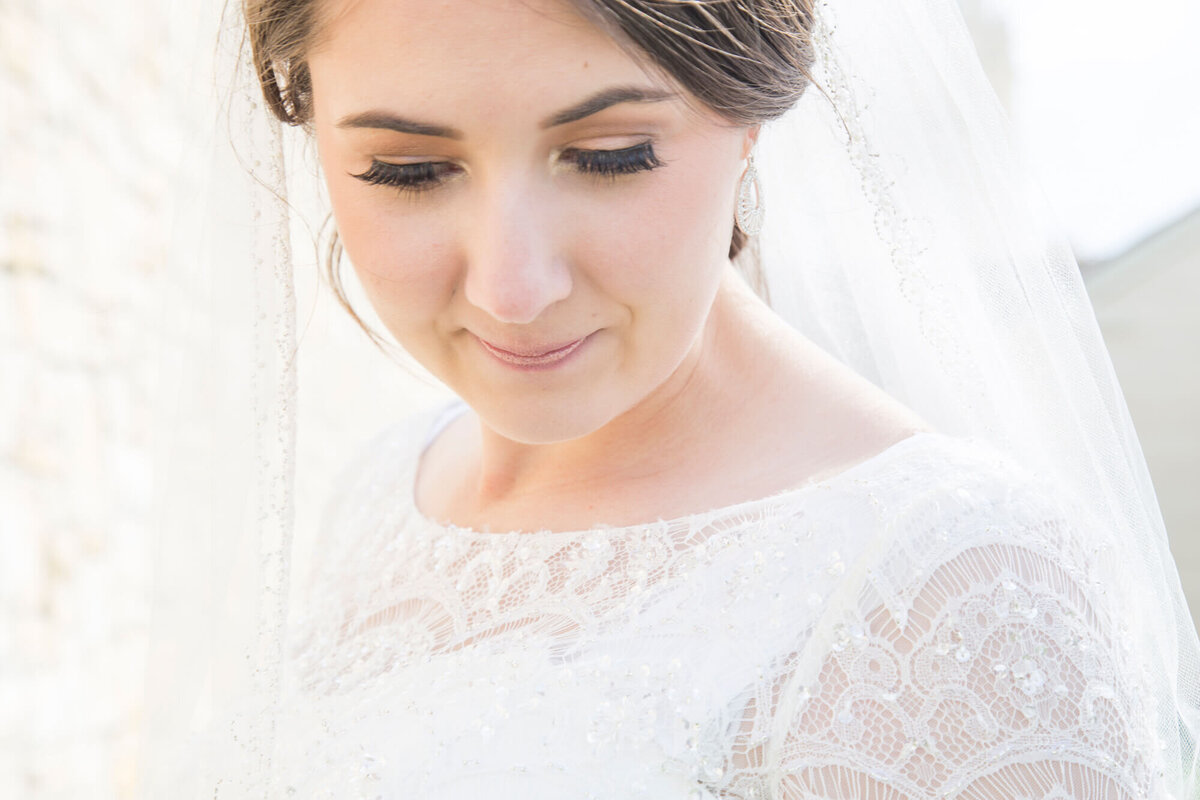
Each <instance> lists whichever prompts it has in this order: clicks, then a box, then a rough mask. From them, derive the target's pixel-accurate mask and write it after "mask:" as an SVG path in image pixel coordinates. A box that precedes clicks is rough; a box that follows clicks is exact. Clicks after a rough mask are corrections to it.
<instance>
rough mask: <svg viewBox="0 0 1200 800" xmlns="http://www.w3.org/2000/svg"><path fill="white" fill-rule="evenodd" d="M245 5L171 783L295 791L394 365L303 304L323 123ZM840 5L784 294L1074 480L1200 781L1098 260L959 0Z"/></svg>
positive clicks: (168, 593)
mask: <svg viewBox="0 0 1200 800" xmlns="http://www.w3.org/2000/svg"><path fill="white" fill-rule="evenodd" d="M237 5H238V4H236V3H230V4H229V5H228V8H227V9H226V12H225V15H224V19H223V22H222V25H223V26H224V30H223V31H222V33H221V36H220V39H219V41H220V45H219V46H218V48H217V49H216V51H215V52H214V55H215V64H216V67H217V69H215V70H214V74H215V75H216V79H215V80H214V81H212V86H213V87H215V97H216V98H217V100H215V101H214V105H217V106H219V107H220V109H221V111H220V123H219V124H216V125H214V129H213V132H212V137H211V141H208V142H205V143H198V144H197V147H196V152H197V154H198V155H197V157H196V159H194V160H193V162H192V164H193V169H192V171H191V172H190V173H189V176H188V178H187V180H186V181H183V182H181V184H180V185H181V187H183V189H181V192H182V193H185V194H186V197H185V198H184V199H186V200H187V201H188V202H187V203H186V204H185V205H186V208H187V211H186V213H184V214H182V215H181V217H180V223H179V226H178V231H177V235H176V237H175V241H176V243H177V244H176V246H175V248H174V254H173V264H172V268H171V270H170V271H169V273H168V280H167V281H166V282H165V283H164V286H163V295H164V330H165V335H164V338H163V342H162V355H161V359H160V363H161V365H162V370H161V385H162V387H163V389H164V391H163V393H162V398H161V400H162V402H161V403H160V406H159V408H160V419H159V422H158V430H159V431H160V436H159V440H158V452H159V456H160V460H159V467H158V473H157V474H158V475H159V491H158V494H159V498H160V503H159V514H158V522H159V525H158V529H159V538H158V553H157V565H156V566H157V576H158V577H157V580H156V603H157V606H156V611H155V616H154V619H153V636H154V639H153V648H152V654H151V662H150V676H151V677H150V682H149V689H148V725H147V730H148V738H147V747H146V757H145V759H144V763H145V764H147V768H146V770H145V780H144V787H143V788H144V795H145V796H146V797H152V798H158V797H192V796H196V797H200V796H203V797H213V796H217V797H222V798H224V797H231V798H241V797H264V796H267V797H275V796H276V795H277V793H278V792H279V787H278V786H277V785H276V780H277V778H278V776H277V775H275V774H274V773H275V767H274V766H273V762H272V752H273V746H274V726H275V723H276V720H277V718H278V714H277V711H278V709H277V703H278V699H279V694H278V693H279V688H280V682H281V679H282V674H283V671H284V669H285V668H286V666H285V665H286V659H285V658H284V656H283V652H284V641H285V637H286V631H287V625H288V619H289V608H290V606H291V605H292V598H293V595H294V594H295V592H293V585H294V584H295V583H296V582H297V581H296V580H295V579H294V577H295V576H294V573H299V572H301V571H302V570H301V569H300V567H299V566H297V564H296V563H295V561H296V559H295V557H294V554H295V552H297V549H296V547H297V546H296V544H295V542H294V540H293V534H294V531H296V530H297V529H304V527H305V526H306V525H308V526H310V527H311V524H310V522H311V518H312V517H313V514H311V513H309V511H310V510H311V509H312V508H313V507H315V505H316V504H315V503H314V501H313V500H312V498H313V496H314V495H315V494H324V493H327V492H328V491H329V489H328V487H327V486H326V487H318V486H315V485H314V484H315V483H317V482H318V481H317V480H316V478H315V477H314V476H317V477H322V481H321V482H323V476H328V475H329V474H330V473H331V468H330V466H329V463H328V462H326V463H321V459H322V458H323V455H322V454H324V453H330V454H337V453H344V452H346V450H345V447H344V446H341V447H338V446H330V442H331V441H335V440H336V439H337V437H338V436H339V435H340V434H341V433H342V432H343V431H344V428H341V427H339V425H340V424H341V423H340V422H339V421H338V417H339V414H338V413H337V412H336V411H333V410H341V413H342V414H344V415H346V416H353V415H354V413H355V412H354V409H355V408H356V406H355V405H354V403H356V402H360V400H359V399H356V398H361V397H362V396H366V395H372V394H373V393H375V390H376V389H377V388H378V387H377V386H376V385H375V384H371V383H369V382H368V381H369V380H374V378H370V379H367V378H364V377H363V376H362V375H355V374H346V373H345V372H344V371H340V370H339V364H338V363H337V359H336V358H330V357H329V355H328V354H327V353H326V354H324V355H322V353H320V352H315V353H314V352H313V349H312V348H307V349H306V345H308V344H309V343H310V342H311V338H306V336H307V333H306V331H307V330H309V328H307V327H305V326H306V325H309V324H311V322H310V320H309V319H308V317H307V316H306V313H307V309H306V308H305V307H303V306H302V307H301V312H300V319H301V320H302V322H301V323H300V325H299V327H300V328H301V332H300V334H298V323H297V317H298V315H297V299H296V298H297V287H296V285H294V281H296V280H300V281H301V282H302V283H303V282H304V281H305V280H310V279H309V278H308V276H309V275H311V274H313V272H314V270H313V269H312V268H313V266H314V263H315V261H316V257H317V256H316V254H315V251H314V248H313V246H312V242H313V239H314V229H315V228H316V227H319V223H320V221H321V219H322V217H323V213H322V211H321V208H322V201H321V197H320V191H321V190H320V186H319V180H318V178H317V176H316V170H315V168H314V166H313V164H314V159H313V158H312V155H311V152H310V151H309V148H308V146H307V144H306V140H305V139H304V135H303V133H302V132H300V131H294V130H287V131H284V130H281V129H280V127H279V125H278V124H277V123H276V122H275V121H274V120H273V119H272V118H270V116H269V114H268V112H267V110H266V109H265V107H264V106H263V104H262V100H261V95H260V94H259V92H258V87H257V85H256V83H255V76H254V74H253V70H252V68H251V65H250V62H249V58H248V54H247V52H246V50H247V46H246V44H245V43H244V42H243V41H242V34H241V27H240V26H241V19H240V14H239V12H238V10H237ZM818 14H819V16H818V22H817V33H816V50H817V65H816V74H815V77H816V84H815V86H814V88H813V89H811V90H809V91H808V93H807V94H806V95H805V97H804V99H803V100H802V101H801V102H800V104H799V106H798V107H797V108H796V109H795V110H794V111H793V112H791V113H790V114H789V115H788V116H786V117H785V118H783V119H781V120H779V121H778V122H776V123H773V124H771V125H769V126H768V127H767V128H766V129H765V131H764V133H763V136H762V139H761V141H760V144H759V152H758V154H757V156H756V162H757V164H758V168H759V173H760V175H761V177H762V180H763V186H764V196H765V198H766V201H767V207H766V223H765V226H764V229H763V231H762V234H761V236H760V237H759V242H758V246H757V248H756V253H755V254H754V256H755V257H756V258H757V259H758V260H759V262H760V266H761V269H762V273H763V276H764V278H765V283H766V286H767V289H768V293H769V297H770V301H771V303H772V305H773V307H774V308H775V309H776V311H777V312H778V313H779V314H780V315H782V316H783V317H784V318H786V319H787V320H788V321H789V322H790V323H791V324H792V325H794V326H795V327H796V328H798V329H799V330H800V331H801V332H802V333H804V334H805V335H806V336H807V337H809V338H811V339H812V340H813V341H814V342H816V343H817V344H819V345H820V346H821V347H823V348H824V349H826V350H827V351H829V352H830V353H832V354H833V355H834V356H836V357H837V358H838V359H840V360H841V361H842V362H844V363H845V364H847V365H848V366H850V367H851V368H852V369H854V370H855V371H857V372H858V373H860V374H862V375H863V376H865V377H867V378H868V379H870V380H871V381H873V382H874V383H875V384H877V385H878V386H880V387H882V388H883V389H884V390H886V391H887V392H888V393H890V394H891V395H893V396H894V397H896V398H897V399H899V400H900V401H902V402H904V403H905V404H907V405H909V406H910V407H911V408H913V409H914V410H915V411H916V412H917V413H918V414H920V415H921V416H922V417H923V418H924V419H925V420H927V421H928V422H929V423H930V424H931V425H933V426H934V427H935V428H937V429H938V430H940V431H942V432H944V433H949V434H953V435H958V436H968V437H974V438H977V439H981V440H983V441H986V442H988V443H990V444H991V445H993V446H994V447H995V448H997V449H999V450H1000V451H1002V452H1004V453H1007V454H1010V455H1011V456H1012V457H1013V458H1014V459H1015V460H1016V461H1018V462H1019V463H1021V464H1023V465H1025V466H1027V467H1028V468H1029V469H1031V470H1035V471H1036V472H1038V473H1039V475H1041V476H1044V479H1045V481H1046V482H1047V483H1048V484H1050V485H1055V486H1058V487H1061V490H1062V491H1063V493H1064V494H1065V495H1068V496H1070V497H1071V498H1072V500H1073V502H1074V504H1075V505H1076V507H1078V508H1079V509H1080V514H1081V520H1086V526H1085V527H1086V530H1087V532H1088V535H1089V536H1090V537H1092V538H1090V539H1089V544H1090V545H1091V546H1092V547H1093V548H1094V551H1095V552H1097V553H1099V554H1102V556H1103V558H1102V561H1103V563H1106V564H1109V565H1111V569H1110V570H1109V571H1108V573H1107V574H1106V575H1104V576H1103V578H1104V579H1103V580H1102V581H1100V585H1098V586H1096V587H1094V588H1095V590H1096V591H1098V592H1103V593H1105V594H1106V595H1107V596H1109V597H1111V598H1116V600H1115V601H1114V602H1115V603H1116V604H1117V605H1118V606H1119V607H1121V608H1123V609H1125V610H1126V611H1127V613H1126V614H1125V616H1124V619H1125V620H1126V624H1125V625H1124V626H1123V627H1122V629H1121V630H1120V631H1119V632H1118V639H1119V641H1120V642H1121V645H1122V646H1123V647H1124V648H1125V649H1126V650H1127V651H1128V653H1129V654H1131V658H1132V661H1131V663H1134V664H1136V665H1137V668H1138V670H1139V673H1140V675H1139V679H1140V680H1141V682H1142V683H1143V684H1144V686H1145V691H1146V692H1147V696H1148V697H1149V698H1150V704H1149V707H1150V708H1151V709H1153V713H1154V719H1153V720H1152V721H1151V724H1152V725H1153V728H1154V732H1155V735H1156V736H1157V740H1158V746H1159V750H1160V755H1161V763H1160V764H1159V765H1158V767H1159V769H1160V770H1161V773H1162V782H1163V785H1165V786H1166V787H1167V788H1168V789H1169V790H1170V791H1171V792H1172V793H1173V794H1174V796H1176V797H1180V798H1184V797H1194V796H1196V795H1195V792H1196V791H1197V786H1200V756H1198V754H1197V740H1198V737H1200V642H1198V641H1197V637H1196V633H1195V629H1194V627H1193V624H1192V621H1191V619H1190V617H1189V614H1188V610H1187V606H1186V604H1185V601H1184V598H1183V593H1182V590H1181V587H1180V582H1179V578H1178V575H1177V572H1176V570H1175V566H1174V562H1173V560H1172V557H1171V554H1170V552H1169V549H1168V546H1167V539H1166V534H1165V531H1164V528H1163V522H1162V518H1161V516H1160V514H1159V511H1158V506H1157V501H1156V499H1155V495H1154V490H1153V487H1152V485H1151V482H1150V478H1149V474H1148V471H1147V469H1146V465H1145V461H1144V459H1143V457H1142V453H1141V449H1140V446H1139V444H1138V440H1137V436H1136V434H1135V432H1134V429H1133V426H1132V423H1131V420H1130V417H1129V414H1128V412H1127V410H1126V407H1125V403H1124V400H1123V398H1122V395H1121V391H1120V388H1119V387H1118V385H1117V381H1116V378H1115V375H1114V373H1113V369H1112V366H1111V364H1110V362H1109V359H1108V355H1107V352H1106V350H1105V347H1104V344H1103V342H1102V340H1101V337H1100V334H1099V331H1098V328H1097V325H1096V322H1095V319H1094V317H1093V314H1092V310H1091V306H1090V304H1089V302H1088V299H1087V296H1086V294H1085V292H1084V288H1083V285H1082V281H1081V279H1080V275H1079V270H1078V267H1077V265H1076V263H1075V260H1074V258H1073V256H1072V254H1071V252H1070V250H1069V248H1068V247H1067V245H1066V244H1065V242H1064V241H1063V239H1062V238H1061V236H1060V235H1059V234H1058V233H1057V232H1056V230H1055V224H1054V220H1053V216H1052V214H1051V213H1050V211H1049V209H1048V208H1047V207H1046V204H1045V203H1044V202H1043V200H1042V199H1041V197H1040V196H1039V194H1038V192H1037V190H1036V188H1035V187H1033V186H1032V185H1031V184H1030V182H1029V181H1028V180H1027V178H1026V173H1025V172H1024V171H1023V169H1022V167H1021V164H1020V163H1019V158H1018V157H1017V155H1016V154H1015V153H1014V151H1013V148H1012V145H1011V143H1010V138H1009V134H1008V132H1007V129H1006V124H1005V120H1004V119H1003V115H1002V112H1001V111H1000V107H999V103H998V101H997V100H996V98H995V96H994V94H993V92H992V90H991V88H990V87H989V85H988V83H987V80H986V78H985V77H984V75H983V72H982V69H981V67H980V66H979V64H978V62H977V60H976V56H975V52H974V49H973V47H972V45H971V42H970V39H969V36H968V34H967V31H966V29H965V27H964V25H963V22H962V20H961V18H960V16H959V13H958V10H957V8H956V7H955V5H954V3H953V2H952V0H913V1H912V2H903V3H897V2H885V1H884V0H876V1H875V2H868V1H867V0H863V1H862V2H840V1H836V0H827V1H826V2H823V3H821V4H820V5H819V8H818ZM214 38H215V37H214ZM207 88H208V86H207V83H204V85H203V86H202V87H201V89H203V90H205V91H207ZM198 91H200V90H199V89H198ZM201 153H202V154H203V155H199V154H201ZM302 289H304V291H309V290H310V289H311V287H308V286H305V287H302ZM302 294H303V292H302ZM361 308H365V306H360V309H361ZM372 366H373V367H374V368H376V369H391V370H394V371H396V373H398V374H402V373H404V371H405V370H406V369H407V367H405V366H401V365H386V366H385V362H384V361H383V359H382V358H380V359H379V360H378V361H377V362H374V363H373V364H372ZM298 454H299V455H298ZM306 454H308V455H306ZM336 460H340V459H338V458H334V457H332V456H331V457H330V458H329V461H336ZM297 487H300V491H299V492H298V489H297ZM298 508H300V509H301V510H302V512H303V513H301V514H300V515H299V517H298V516H297V509H298ZM300 550H301V551H303V550H304V545H303V543H302V546H301V547H300Z"/></svg>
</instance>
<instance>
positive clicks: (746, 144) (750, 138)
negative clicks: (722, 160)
mask: <svg viewBox="0 0 1200 800" xmlns="http://www.w3.org/2000/svg"><path fill="white" fill-rule="evenodd" d="M761 130H762V125H751V126H750V127H749V128H746V138H745V139H744V140H743V142H742V158H749V156H750V151H752V150H753V149H754V145H755V143H756V142H757V141H758V134H759V132H760V131H761Z"/></svg>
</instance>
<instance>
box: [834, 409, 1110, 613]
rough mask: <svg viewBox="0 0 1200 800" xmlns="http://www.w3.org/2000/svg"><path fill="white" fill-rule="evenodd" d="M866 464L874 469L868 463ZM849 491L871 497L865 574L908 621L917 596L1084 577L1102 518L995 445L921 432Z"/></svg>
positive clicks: (881, 600) (879, 597) (854, 479)
mask: <svg viewBox="0 0 1200 800" xmlns="http://www.w3.org/2000/svg"><path fill="white" fill-rule="evenodd" d="M868 466H870V465H869V464H868ZM848 477H849V478H850V480H849V481H848V485H847V486H846V487H844V489H843V491H855V490H856V491H858V492H860V493H862V494H863V496H864V497H865V498H866V499H867V500H868V503H867V504H866V505H867V506H868V507H869V508H870V509H871V514H872V517H873V521H874V522H875V523H876V533H875V538H874V540H873V541H871V542H869V543H865V544H866V546H865V547H864V550H863V563H862V572H863V573H864V580H865V581H866V582H867V583H868V584H869V586H870V587H871V592H870V594H871V595H873V598H872V599H873V601H874V602H876V603H878V604H881V605H883V606H886V607H887V608H888V610H889V611H890V612H891V613H892V615H893V616H895V617H896V618H898V619H906V618H907V616H908V613H909V611H910V610H911V609H912V608H913V606H914V603H916V600H917V597H919V596H920V594H921V593H922V592H923V591H925V592H928V591H929V586H930V585H931V581H932V582H934V583H937V584H939V585H940V586H941V589H940V590H939V591H943V592H948V593H953V591H954V587H957V586H965V585H967V584H968V583H971V584H973V585H978V582H979V581H982V580H985V579H993V580H996V581H1000V582H1003V581H1004V580H1006V579H1013V580H1020V581H1025V582H1028V581H1030V580H1041V581H1046V580H1050V576H1051V574H1052V573H1056V574H1059V575H1060V579H1055V582H1056V583H1057V584H1059V587H1060V588H1062V586H1063V585H1064V582H1065V580H1066V579H1065V577H1062V576H1066V575H1071V576H1076V578H1074V579H1078V580H1087V578H1085V577H1084V576H1085V575H1086V574H1087V573H1090V572H1091V571H1092V570H1093V569H1094V568H1095V566H1096V565H1095V563H1093V562H1094V555H1095V554H1094V553H1093V552H1092V548H1089V546H1088V542H1089V540H1091V539H1093V538H1094V537H1093V536H1092V534H1094V533H1095V530H1094V529H1095V526H1096V525H1097V523H1096V522H1095V521H1094V520H1093V519H1092V517H1091V515H1090V514H1089V513H1088V512H1087V510H1086V509H1084V508H1083V507H1082V506H1081V505H1080V504H1078V503H1076V502H1073V501H1072V499H1071V496H1070V493H1069V492H1068V491H1066V489H1065V488H1064V487H1061V486H1057V485H1056V484H1055V482H1054V481H1053V480H1052V479H1050V478H1048V477H1047V476H1045V475H1042V474H1039V473H1038V472H1036V471H1033V470H1030V469H1029V468H1027V467H1025V466H1024V465H1022V464H1020V463H1019V462H1017V461H1016V460H1015V459H1013V458H1012V457H1011V456H1008V455H1005V454H1002V453H1001V452H999V451H998V450H997V449H995V448H994V447H993V446H991V445H989V444H987V443H984V442H981V441H978V440H974V439H963V438H956V437H951V436H945V435H941V434H931V433H921V434H917V435H916V436H914V437H912V438H910V439H908V440H905V441H904V442H901V443H900V444H899V445H895V446H893V448H891V451H890V452H889V453H887V454H885V457H884V458H881V459H880V463H879V464H878V465H877V466H875V467H874V468H871V469H867V470H865V471H864V474H862V475H855V474H854V473H853V472H851V473H850V474H849V475H848Z"/></svg>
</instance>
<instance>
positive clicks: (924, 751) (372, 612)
mask: <svg viewBox="0 0 1200 800" xmlns="http://www.w3.org/2000/svg"><path fill="white" fill-rule="evenodd" d="M425 430H426V429H425V428H424V427H418V428H416V429H415V430H414V429H412V428H401V429H398V430H396V431H393V432H391V433H390V434H389V435H387V436H386V437H383V438H381V439H379V440H377V441H376V442H375V443H374V444H373V445H372V447H371V448H370V450H369V451H368V454H367V456H366V458H365V459H363V460H362V461H360V462H359V463H358V464H357V466H355V467H354V468H353V469H352V470H351V471H350V472H349V473H348V475H347V478H346V479H345V480H344V481H343V483H342V484H341V486H340V488H339V489H338V491H337V498H338V502H337V505H336V506H334V507H333V509H332V513H331V515H330V518H329V523H328V526H327V536H326V541H327V543H328V542H336V546H334V545H332V544H326V545H325V546H324V547H323V549H322V553H323V554H324V555H326V556H327V557H326V558H325V559H324V560H323V566H322V569H321V571H320V572H319V574H318V575H317V576H316V578H315V580H314V581H313V583H312V588H311V592H310V596H309V612H308V614H307V615H306V617H305V618H304V619H303V621H302V623H301V624H299V625H297V626H296V631H297V635H296V636H295V638H294V640H293V648H292V652H293V658H292V661H291V665H290V668H291V673H290V680H289V684H288V685H289V694H288V698H287V700H286V701H285V702H286V707H287V708H289V709H290V710H291V712H290V718H289V720H288V723H287V724H286V726H285V727H284V730H283V735H282V737H281V750H280V752H279V754H278V758H277V764H279V765H280V766H281V769H279V770H278V771H279V772H281V773H282V774H284V775H286V776H287V778H286V780H287V784H288V785H287V786H286V787H283V788H285V789H287V790H288V791H291V792H292V793H294V794H297V795H299V796H311V797H368V798H409V797H422V798H424V797H439V798H458V797H463V798H465V797H479V796H489V797H523V798H524V797H572V798H575V797H578V798H587V797H594V798H618V797H619V798H633V797H647V798H649V797H653V798H660V799H661V798H716V797H729V798H747V799H749V798H760V799H761V798H776V799H777V800H793V799H797V800H798V799H799V798H844V797H862V798H891V797H947V796H954V797H980V798H982V797H1039V798H1041V797H1074V798H1083V797H1089V798H1090V797H1114V798H1117V797H1145V796H1157V795H1155V792H1156V786H1157V784H1156V775H1155V768H1154V762H1153V757H1152V756H1153V752H1154V748H1153V742H1154V738H1153V734H1152V732H1151V731H1149V730H1147V729H1146V728H1147V725H1148V722H1146V720H1148V719H1149V718H1150V716H1149V714H1148V713H1147V712H1146V710H1145V709H1143V708H1142V706H1141V700H1140V698H1141V697H1142V696H1143V692H1142V689H1141V685H1140V681H1139V678H1138V671H1137V667H1136V665H1134V664H1133V663H1132V662H1131V661H1130V659H1129V657H1128V652H1127V648H1126V647H1125V646H1124V645H1123V634H1122V632H1123V630H1125V626H1127V625H1129V624H1130V623H1129V622H1128V621H1126V620H1122V619H1121V618H1120V616H1119V611H1120V605H1119V603H1117V602H1115V597H1114V596H1113V593H1112V592H1108V591H1107V587H1108V585H1109V584H1108V583H1107V582H1106V580H1107V578H1106V576H1107V575H1108V573H1107V572H1106V571H1105V570H1106V569H1107V568H1108V566H1107V565H1105V564H1104V559H1103V555H1104V554H1103V552H1102V551H1101V552H1096V550H1095V548H1089V546H1088V542H1087V541H1086V536H1085V535H1084V533H1081V531H1084V530H1085V529H1084V527H1081V526H1080V525H1079V524H1078V522H1079V520H1078V519H1077V518H1074V517H1068V516H1066V515H1065V514H1064V513H1063V511H1061V510H1060V509H1058V506H1057V505H1056V504H1055V503H1053V502H1051V500H1050V498H1049V497H1048V496H1047V493H1046V492H1045V491H1044V490H1042V489H1040V488H1039V487H1038V486H1037V484H1036V482H1034V481H1033V480H1032V479H1031V478H1030V477H1028V476H1024V475H1022V474H1021V473H1020V472H1019V471H1018V470H1016V469H1014V468H1013V467H1012V466H1011V465H1008V464H1006V463H1004V462H1003V461H1002V460H1001V459H1000V458H999V457H997V456H995V455H993V454H991V453H990V452H989V451H987V450H985V449H984V448H982V447H980V446H977V445H974V444H972V443H971V442H966V441H960V440H954V439H951V438H949V437H945V436H940V435H935V434H919V435H917V436H916V437H913V438H911V439H909V440H906V441H904V442H901V443H900V444H897V445H895V446H893V447H892V448H890V449H889V450H887V451H885V452H884V453H882V454H880V455H878V456H876V457H874V458H872V459H870V460H868V461H867V462H864V463H863V464H860V465H858V466H857V467H855V468H853V469H851V470H850V471H848V472H846V473H843V474H842V475H839V476H836V477H834V478H832V479H830V480H827V481H824V482H822V483H819V484H814V485H811V486H807V487H804V488H801V489H797V490H793V491H791V492H786V493H784V494H781V495H778V496H775V497H772V498H767V499H764V500H760V501H754V502H750V503H744V504H741V505H737V506H733V507H730V508H726V509H719V510H716V511H711V512H707V513H704V514H697V515H693V516H689V517H684V518H682V519H678V520H672V521H665V522H658V523H654V524H649V525H642V526H631V527H624V528H597V529H594V530H589V531H579V532H574V533H550V532H543V533H499V534H489V533H477V532H472V531H466V530H461V529H456V528H452V527H443V526H438V525H435V524H432V523H430V522H429V521H428V520H426V519H424V518H423V517H422V516H421V515H420V513H419V512H418V511H417V510H416V508H415V506H414V505H413V503H412V481H413V477H414V473H415V466H416V460H417V458H418V456H419V451H420V445H421V444H422V442H423V441H424V433H425Z"/></svg>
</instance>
